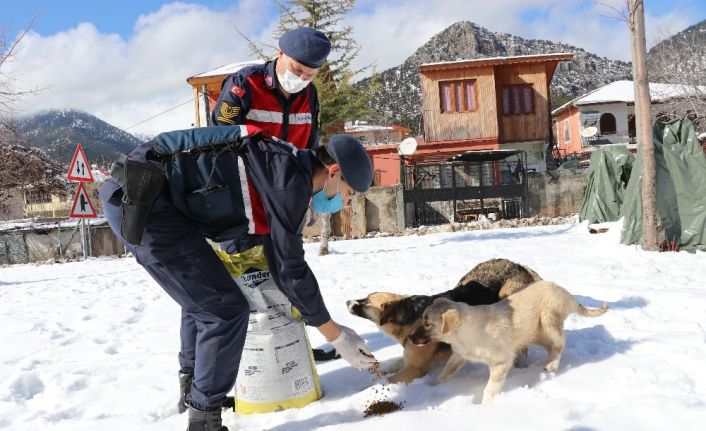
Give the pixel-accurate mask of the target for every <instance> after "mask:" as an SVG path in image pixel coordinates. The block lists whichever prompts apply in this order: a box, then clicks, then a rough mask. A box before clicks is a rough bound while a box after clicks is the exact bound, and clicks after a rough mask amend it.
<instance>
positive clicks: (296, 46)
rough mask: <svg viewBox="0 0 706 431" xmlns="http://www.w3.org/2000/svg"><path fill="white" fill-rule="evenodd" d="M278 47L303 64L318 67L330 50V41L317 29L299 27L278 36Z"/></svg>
mask: <svg viewBox="0 0 706 431" xmlns="http://www.w3.org/2000/svg"><path fill="white" fill-rule="evenodd" d="M279 49H281V50H282V52H284V53H285V54H287V55H288V56H290V57H292V58H293V59H295V60H297V61H298V62H300V63H301V64H303V65H304V66H306V67H311V68H314V69H318V68H319V67H321V65H322V64H324V62H325V61H326V57H328V54H329V52H331V41H330V40H329V38H328V37H326V35H325V34H323V33H322V32H320V31H319V30H315V29H313V28H310V27H299V28H295V29H294V30H290V31H288V32H286V33H285V34H283V35H282V36H281V37H280V38H279Z"/></svg>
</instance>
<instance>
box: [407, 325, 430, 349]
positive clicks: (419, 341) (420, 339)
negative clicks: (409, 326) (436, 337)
mask: <svg viewBox="0 0 706 431" xmlns="http://www.w3.org/2000/svg"><path fill="white" fill-rule="evenodd" d="M407 339H408V340H409V341H411V342H412V344H414V345H415V346H423V345H425V344H427V343H429V342H430V341H431V337H429V335H428V334H427V333H426V331H425V330H424V328H423V327H421V326H420V327H419V328H417V329H416V330H415V331H414V332H412V333H411V334H409V335H408V336H407Z"/></svg>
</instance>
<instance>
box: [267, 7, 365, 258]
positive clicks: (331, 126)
mask: <svg viewBox="0 0 706 431" xmlns="http://www.w3.org/2000/svg"><path fill="white" fill-rule="evenodd" d="M277 6H278V7H279V10H280V21H279V27H278V36H279V35H281V34H283V33H285V32H286V31H289V30H292V29H294V28H298V27H311V28H315V29H317V30H319V31H321V32H323V33H324V34H326V36H327V37H328V38H329V39H330V40H331V54H330V55H329V58H328V61H327V62H326V63H325V64H324V65H323V66H322V67H321V69H320V70H319V73H317V74H316V77H315V78H314V85H315V86H316V89H317V90H318V93H319V105H320V107H321V108H320V113H319V125H320V129H319V133H320V135H321V138H322V140H324V141H325V140H326V138H327V137H328V136H330V135H331V134H334V133H339V132H342V131H343V127H344V124H345V122H346V121H352V120H357V119H361V118H365V117H368V116H369V115H370V114H372V113H373V112H374V111H373V110H372V109H371V108H370V107H369V100H370V97H371V95H372V94H373V93H374V92H375V91H377V89H378V86H379V84H378V80H377V77H376V76H375V75H373V79H372V80H371V85H370V86H368V87H367V88H365V89H363V90H360V89H358V88H356V87H355V86H353V85H352V83H351V80H352V79H353V78H354V77H355V76H356V75H358V74H360V73H363V72H366V71H368V70H369V69H370V68H371V66H367V67H363V68H361V69H358V70H354V69H352V68H351V64H352V62H353V60H354V59H355V58H356V57H357V56H358V53H359V51H360V47H359V46H358V44H357V42H356V41H355V40H354V39H353V38H352V37H351V33H352V30H353V29H352V28H351V26H349V25H346V24H344V23H343V20H344V18H345V16H346V14H348V12H350V11H351V10H352V9H353V7H354V6H355V0H289V1H279V0H278V1H277ZM322 218H323V220H322V228H321V241H320V244H319V255H321V256H323V255H327V254H328V252H329V248H328V240H329V237H330V235H331V216H330V215H329V214H324V215H323V216H322Z"/></svg>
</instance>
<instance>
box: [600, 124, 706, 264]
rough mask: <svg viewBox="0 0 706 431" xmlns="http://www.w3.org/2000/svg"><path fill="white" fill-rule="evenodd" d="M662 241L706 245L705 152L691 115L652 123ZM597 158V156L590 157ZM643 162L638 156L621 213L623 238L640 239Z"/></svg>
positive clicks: (690, 248)
mask: <svg viewBox="0 0 706 431" xmlns="http://www.w3.org/2000/svg"><path fill="white" fill-rule="evenodd" d="M652 139H653V142H654V152H655V170H656V187H657V192H656V194H657V213H658V216H657V231H658V232H657V233H658V235H659V238H658V240H659V241H660V242H662V241H664V240H665V239H666V240H668V241H673V240H676V243H677V244H679V248H680V249H681V250H687V251H695V250H702V251H706V157H705V156H704V152H703V149H702V148H701V146H700V145H699V141H698V139H696V134H695V132H694V126H693V124H691V121H689V120H688V119H680V120H674V121H671V122H668V123H659V122H657V123H655V124H654V125H653V127H652ZM591 162H593V159H591ZM641 182H642V167H641V161H640V155H638V157H637V158H636V160H635V163H634V169H633V170H632V175H631V177H630V182H629V183H628V186H627V189H626V190H625V198H624V203H623V206H622V209H621V211H620V217H624V218H625V219H624V222H623V231H622V237H621V241H622V243H623V244H642V195H641V188H642V187H641Z"/></svg>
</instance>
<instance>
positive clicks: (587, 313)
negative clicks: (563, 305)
mask: <svg viewBox="0 0 706 431" xmlns="http://www.w3.org/2000/svg"><path fill="white" fill-rule="evenodd" d="M577 305H578V307H576V313H578V314H579V315H581V316H584V317H598V316H600V315H602V314H604V313H605V312H606V311H608V303H607V302H604V303H603V305H602V306H601V308H586V307H584V306H583V305H581V304H577Z"/></svg>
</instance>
